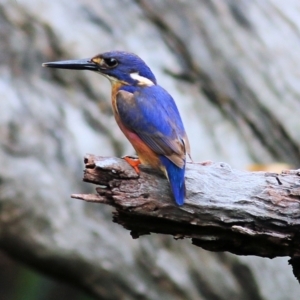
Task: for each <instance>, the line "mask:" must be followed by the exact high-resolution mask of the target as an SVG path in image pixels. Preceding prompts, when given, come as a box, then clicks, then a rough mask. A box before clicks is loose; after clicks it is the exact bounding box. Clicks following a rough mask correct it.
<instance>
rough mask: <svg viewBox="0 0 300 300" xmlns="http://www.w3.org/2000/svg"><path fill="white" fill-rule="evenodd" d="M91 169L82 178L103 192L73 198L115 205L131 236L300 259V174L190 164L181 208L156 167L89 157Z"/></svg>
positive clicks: (297, 172) (234, 251) (292, 171)
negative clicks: (188, 240)
mask: <svg viewBox="0 0 300 300" xmlns="http://www.w3.org/2000/svg"><path fill="white" fill-rule="evenodd" d="M85 166H86V169H85V173H84V179H83V180H84V181H86V182H90V183H94V184H99V185H100V187H97V188H96V190H97V194H95V195H94V194H85V195H80V194H76V195H72V197H73V198H77V199H82V200H85V201H91V202H99V203H104V204H109V205H111V206H113V207H115V208H116V212H115V213H114V217H113V220H114V222H116V223H119V224H121V225H123V226H124V227H125V228H126V229H128V230H130V231H131V235H132V237H133V238H138V237H139V236H140V235H143V234H149V233H163V234H171V235H173V236H174V237H175V238H176V239H179V238H191V239H192V243H193V244H194V245H196V246H199V247H202V248H204V249H206V250H210V251H229V252H232V253H235V254H238V255H256V256H261V257H269V258H274V257H277V256H290V257H292V258H293V259H296V258H297V257H300V238H299V237H300V170H287V171H284V172H282V173H281V174H277V173H266V172H246V171H240V170H234V169H232V168H231V167H230V166H229V165H228V164H226V163H212V162H211V163H204V164H201V163H189V164H187V172H186V189H187V194H186V200H185V204H184V205H183V206H182V207H179V206H177V205H176V204H175V203H174V201H173V199H172V195H171V192H170V189H169V185H168V182H167V180H166V179H165V178H164V177H163V176H162V175H161V174H158V173H156V172H154V171H153V170H152V169H148V168H146V167H143V166H142V167H141V172H140V174H139V175H138V174H136V172H135V171H134V170H133V169H132V168H131V167H130V166H129V165H128V164H127V163H126V162H125V161H124V160H122V159H119V158H107V157H97V156H93V155H87V156H86V157H85ZM295 261H296V260H295ZM291 263H293V260H291ZM293 267H294V272H297V268H296V270H295V266H293ZM295 275H296V273H295ZM298 280H299V275H298Z"/></svg>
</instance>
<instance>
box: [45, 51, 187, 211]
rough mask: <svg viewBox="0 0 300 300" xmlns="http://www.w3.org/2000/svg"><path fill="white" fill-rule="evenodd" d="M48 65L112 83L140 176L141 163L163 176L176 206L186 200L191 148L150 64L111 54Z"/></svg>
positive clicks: (119, 53) (119, 118)
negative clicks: (92, 74)
mask: <svg viewBox="0 0 300 300" xmlns="http://www.w3.org/2000/svg"><path fill="white" fill-rule="evenodd" d="M42 66H43V67H49V68H59V69H71V70H90V71H94V72H96V73H99V74H101V75H103V76H104V77H106V78H108V79H109V81H110V82H111V99H112V100H111V102H112V110H113V114H114V117H115V120H116V122H117V124H118V126H119V128H120V129H121V131H122V132H123V134H124V135H125V136H126V138H127V139H128V140H129V142H130V143H131V144H132V146H133V148H134V149H135V151H136V153H137V156H138V159H133V158H132V157H131V158H130V157H129V156H127V157H125V160H126V161H127V162H128V163H129V164H130V165H131V166H132V167H133V168H134V169H135V171H136V172H137V173H139V168H138V166H139V165H140V164H142V165H147V166H150V167H152V168H154V169H156V170H159V171H161V172H163V174H164V175H165V176H166V178H167V179H168V181H169V184H170V188H171V191H172V194H173V198H174V200H175V203H176V204H177V205H178V206H181V205H183V204H184V201H185V193H186V192H185V168H186V159H187V155H188V156H189V157H191V155H190V144H189V140H188V137H187V134H186V131H185V129H184V125H183V122H182V119H181V116H180V113H179V111H178V108H177V106H176V104H175V101H174V99H173V98H172V96H171V95H170V94H169V93H168V92H167V91H166V90H165V89H164V88H163V87H161V86H160V85H158V84H157V80H156V78H155V75H154V74H153V72H152V71H151V69H150V68H149V67H148V65H147V64H146V63H145V62H144V61H143V60H142V59H141V58H140V57H139V56H137V55H136V54H134V53H130V52H125V51H109V52H104V53H101V54H98V55H96V56H94V57H92V58H86V59H78V60H66V61H54V62H46V63H43V65H42Z"/></svg>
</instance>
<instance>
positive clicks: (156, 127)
mask: <svg viewBox="0 0 300 300" xmlns="http://www.w3.org/2000/svg"><path fill="white" fill-rule="evenodd" d="M117 109H118V113H119V115H120V118H121V120H122V123H123V124H124V125H125V126H126V127H127V128H128V129H130V130H131V131H133V132H135V133H136V134H137V135H138V136H139V137H140V138H141V140H142V141H144V143H146V144H147V145H148V146H149V147H150V148H151V149H152V150H153V151H154V152H155V153H157V154H158V155H164V156H166V157H168V158H169V159H170V160H171V161H172V162H173V163H175V164H176V165H177V166H178V167H181V168H182V167H183V165H184V163H185V154H186V152H188V153H189V142H188V139H187V136H186V133H185V130H184V126H183V123H182V121H181V117H180V115H179V112H178V109H177V106H176V104H175V102H174V100H173V98H172V97H171V96H170V94H168V93H167V92H166V91H165V90H164V89H163V88H162V87H160V86H157V85H154V86H151V87H143V88H136V90H135V91H134V93H130V92H128V91H123V90H121V91H119V92H118V94H117Z"/></svg>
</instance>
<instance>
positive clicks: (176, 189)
mask: <svg viewBox="0 0 300 300" xmlns="http://www.w3.org/2000/svg"><path fill="white" fill-rule="evenodd" d="M159 158H160V161H161V163H162V165H163V166H164V167H165V168H166V171H167V174H168V177H169V182H170V185H171V190H172V192H173V195H174V198H175V202H176V203H177V204H178V205H183V203H184V198H185V183H184V173H185V165H184V167H183V168H182V169H181V168H179V167H177V166H176V165H175V164H174V163H172V162H171V161H170V160H169V159H168V158H167V157H165V156H160V157H159Z"/></svg>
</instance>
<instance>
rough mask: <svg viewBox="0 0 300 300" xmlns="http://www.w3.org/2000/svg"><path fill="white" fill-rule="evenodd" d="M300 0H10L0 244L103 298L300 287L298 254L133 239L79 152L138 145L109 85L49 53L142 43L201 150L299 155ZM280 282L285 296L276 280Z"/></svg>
mask: <svg viewBox="0 0 300 300" xmlns="http://www.w3.org/2000/svg"><path fill="white" fill-rule="evenodd" d="M299 20H300V7H299V3H298V1H297V0H288V1H280V0H266V1H258V0H256V1H254V0H248V1H246V0H241V1H235V0H226V1H223V0H207V1H203V0H198V1H196V0H194V1H179V0H177V1H174V0H165V1H159V0H154V1H146V0H145V1H137V0H136V1H130V0H114V1H113V0H112V1H91V0H75V1H67V0H62V1H56V2H53V1H52V2H51V1H45V0H18V1H5V0H0V38H1V43H0V95H1V101H0V165H1V168H0V247H1V248H2V250H4V251H6V252H7V253H8V254H9V255H11V256H12V257H14V258H16V259H18V260H20V261H22V262H25V263H27V264H29V265H31V266H33V267H35V268H36V269H39V270H42V271H43V272H45V273H47V274H52V275H53V276H55V277H57V278H61V279H63V280H65V281H69V282H71V283H72V284H74V285H76V286H80V287H82V288H83V289H85V290H86V291H88V292H89V293H90V294H93V295H95V296H97V297H98V298H101V299H135V298H139V299H246V300H247V299H273V300H274V299H275V300H276V299H298V297H299V292H300V287H299V286H298V284H297V281H296V279H295V278H294V277H293V275H292V272H291V270H290V268H289V266H288V265H287V259H285V258H282V259H274V260H266V259H261V258H253V257H238V256H233V255H227V254H224V253H220V254H215V253H210V252H206V251H204V250H200V249H198V248H197V247H193V246H192V245H190V244H189V243H188V242H184V241H173V240H172V239H170V238H169V237H165V236H160V235H157V236H150V237H142V238H140V239H138V240H132V239H131V237H130V236H129V234H128V232H126V231H125V230H124V229H122V228H121V227H119V226H117V225H115V224H113V223H112V222H111V214H110V212H111V211H110V210H109V209H108V208H104V207H102V206H100V205H97V204H89V203H83V202H80V201H75V200H72V199H70V194H71V193H83V192H88V188H89V187H88V186H87V185H85V184H83V183H81V177H82V169H83V164H82V157H83V156H84V155H85V153H94V154H99V155H103V156H105V155H107V156H113V155H117V156H120V155H123V154H131V153H133V150H132V148H131V146H130V145H129V144H128V142H127V141H126V140H125V138H124V137H123V136H122V134H121V132H120V131H119V129H118V128H117V126H116V124H115V122H114V119H113V116H112V112H111V108H110V99H109V96H110V86H109V83H108V82H107V81H106V80H105V79H103V78H101V77H100V76H97V75H96V74H93V73H91V72H90V73H89V72H75V71H74V72H72V71H65V70H49V69H47V70H46V69H42V68H41V63H42V62H44V61H52V60H60V59H71V58H83V57H89V56H93V55H95V54H97V53H100V52H104V51H107V50H112V49H122V50H127V51H131V52H135V53H137V54H138V55H139V56H141V57H142V58H143V59H144V60H145V61H146V62H147V63H148V65H149V66H150V67H151V69H152V70H153V72H154V73H155V74H156V76H157V79H158V81H159V83H160V84H161V85H162V86H163V87H164V88H166V89H167V90H168V91H169V92H170V93H171V94H172V95H173V97H174V99H175V100H176V102H177V104H178V107H179V110H180V111H181V114H182V117H183V119H184V123H185V127H186V129H187V132H188V135H189V138H190V141H191V147H192V156H193V158H194V160H216V161H226V162H227V163H229V164H231V165H232V166H233V167H235V168H240V169H243V168H246V166H247V165H249V164H251V163H270V162H285V163H288V164H290V165H292V166H293V167H299V164H300V163H299V162H300V153H299V145H300V134H299V132H300V131H299V113H300V105H299V99H298V97H299V93H300V85H299V84H298V81H299V70H300V60H299V53H300V43H299V35H300V21H299ZM275 290H276V294H274V291H275Z"/></svg>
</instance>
